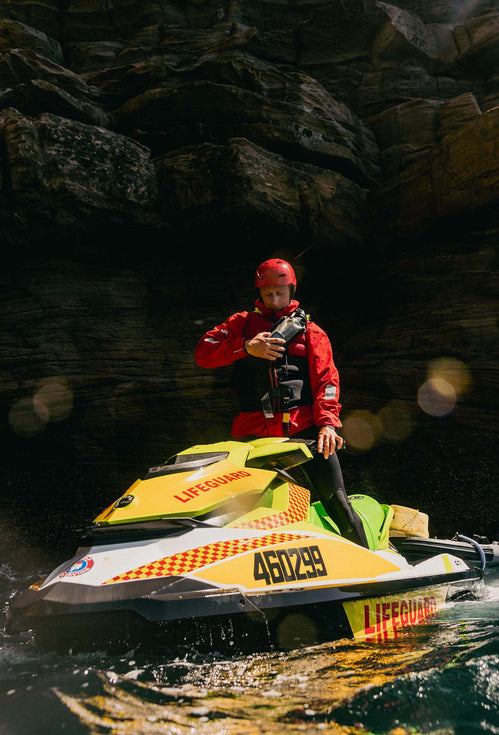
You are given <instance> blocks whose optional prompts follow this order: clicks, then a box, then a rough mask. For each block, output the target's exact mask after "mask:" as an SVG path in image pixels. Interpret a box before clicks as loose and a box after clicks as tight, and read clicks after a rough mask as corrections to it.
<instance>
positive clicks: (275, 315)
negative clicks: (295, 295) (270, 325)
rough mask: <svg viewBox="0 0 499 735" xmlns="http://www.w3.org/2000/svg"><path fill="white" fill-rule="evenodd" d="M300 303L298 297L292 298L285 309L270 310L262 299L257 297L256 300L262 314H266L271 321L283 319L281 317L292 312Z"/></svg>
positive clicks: (256, 305) (257, 308)
mask: <svg viewBox="0 0 499 735" xmlns="http://www.w3.org/2000/svg"><path fill="white" fill-rule="evenodd" d="M299 305H300V302H299V301H296V299H291V301H290V302H289V304H288V305H287V306H285V307H284V309H281V310H280V311H270V309H267V307H266V306H265V305H264V303H263V301H262V300H261V299H257V300H256V301H255V307H256V310H257V311H259V312H260V313H261V314H262V316H264V317H265V318H266V319H269V320H270V321H271V322H277V321H278V320H279V319H281V317H283V316H288V314H292V313H293V312H294V311H295V310H296V309H297V308H298V307H299Z"/></svg>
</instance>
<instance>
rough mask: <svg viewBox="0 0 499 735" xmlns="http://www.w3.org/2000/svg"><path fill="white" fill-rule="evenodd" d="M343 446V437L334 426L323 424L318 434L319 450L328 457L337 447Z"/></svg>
mask: <svg viewBox="0 0 499 735" xmlns="http://www.w3.org/2000/svg"><path fill="white" fill-rule="evenodd" d="M342 446H343V438H342V437H341V436H340V435H339V434H337V433H336V431H335V430H334V428H333V427H332V426H321V428H320V429H319V434H318V436H317V451H318V452H319V454H323V455H324V458H325V459H327V458H328V457H329V456H330V455H331V454H334V453H335V451H336V449H341V447H342Z"/></svg>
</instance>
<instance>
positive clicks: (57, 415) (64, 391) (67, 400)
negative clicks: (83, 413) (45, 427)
mask: <svg viewBox="0 0 499 735" xmlns="http://www.w3.org/2000/svg"><path fill="white" fill-rule="evenodd" d="M35 400H37V401H39V402H40V403H42V404H43V405H44V407H45V409H46V412H47V414H48V417H49V418H48V420H49V421H64V419H67V417H68V416H69V414H70V413H71V411H72V410H73V393H72V391H71V390H70V388H69V386H68V385H67V383H66V381H65V380H64V378H47V379H46V380H43V381H41V383H40V388H39V389H38V391H37V392H36V395H35Z"/></svg>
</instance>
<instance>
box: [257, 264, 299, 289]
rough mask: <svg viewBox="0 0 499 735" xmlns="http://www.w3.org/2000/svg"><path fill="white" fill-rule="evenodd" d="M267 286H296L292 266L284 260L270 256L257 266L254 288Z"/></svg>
mask: <svg viewBox="0 0 499 735" xmlns="http://www.w3.org/2000/svg"><path fill="white" fill-rule="evenodd" d="M269 286H271V287H272V286H296V276H295V272H294V270H293V268H292V267H291V266H290V264H289V263H288V262H287V261H286V260H281V259H280V258H270V260H265V261H264V262H263V263H262V264H261V265H259V266H258V268H257V270H256V274H255V288H268V287H269Z"/></svg>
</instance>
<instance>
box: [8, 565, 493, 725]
mask: <svg viewBox="0 0 499 735" xmlns="http://www.w3.org/2000/svg"><path fill="white" fill-rule="evenodd" d="M3 569H4V571H5V572H6V575H7V574H8V573H9V570H8V569H5V568H3ZM13 581H14V580H13V579H12V578H11V577H9V578H8V579H7V580H6V587H5V592H6V593H7V594H8V587H9V585H12V583H13ZM18 581H19V580H18ZM4 599H5V598H4ZM498 602H499V580H493V579H490V580H489V581H488V583H487V586H486V588H485V589H484V599H483V600H481V601H479V602H471V601H470V602H458V603H453V604H451V605H447V606H446V607H445V608H444V611H443V612H441V613H440V614H439V615H438V616H436V617H435V618H434V619H433V621H432V622H430V623H429V624H427V625H425V626H422V627H420V628H416V629H413V630H412V631H411V632H410V633H408V634H406V635H403V636H401V637H399V638H397V639H395V640H391V641H387V642H385V643H383V645H379V644H377V643H369V642H366V641H353V640H350V639H341V640H339V641H333V642H330V643H324V644H321V645H318V646H309V647H305V648H300V649H296V650H291V651H279V652H277V651H274V652H270V653H253V654H250V655H238V656H230V657H227V656H223V655H222V654H219V653H217V652H216V651H212V652H210V653H209V654H201V653H200V652H199V651H197V650H195V649H192V648H177V649H166V648H165V649H163V650H160V649H159V648H158V650H156V651H155V652H154V653H152V654H151V653H150V652H148V653H143V652H141V650H140V648H137V649H135V650H130V651H128V652H124V653H123V654H122V655H115V656H110V655H108V654H105V653H99V652H97V653H92V654H79V655H76V656H61V655H57V654H55V653H42V652H41V651H38V650H37V648H36V646H35V644H34V642H33V641H32V640H31V638H30V636H29V635H26V636H24V637H23V638H22V639H15V640H14V639H9V638H7V637H5V636H4V637H3V639H2V638H1V637H0V731H1V732H6V733H21V732H22V733H23V735H30V734H31V733H33V734H35V733H36V735H40V733H45V732H46V733H50V734H51V735H52V733H55V732H59V731H60V730H62V729H64V730H65V731H66V732H71V735H78V734H79V733H91V734H92V735H94V734H95V735H97V734H99V735H100V734H101V733H113V734H117V735H120V734H121V733H134V735H140V734H142V733H144V734H146V733H152V734H156V733H158V735H159V733H162V734H163V735H164V734H165V733H168V734H169V735H184V734H185V735H187V733H193V732H196V733H199V734H200V735H215V733H216V734H217V735H221V734H223V735H240V733H241V732H245V733H249V734H250V735H251V734H255V735H256V734H257V733H258V734H259V735H261V734H264V735H280V734H281V733H282V732H286V733H303V732H305V733H307V734H308V733H313V734H317V735H318V734H319V733H328V734H329V733H332V734H334V735H340V734H341V735H367V734H368V733H370V734H372V733H380V734H384V735H387V734H388V733H389V734H390V735H413V733H416V732H418V733H432V734H433V735H437V734H438V735H461V734H462V735H465V734H466V735H469V734H473V733H475V732H476V733H478V732H480V733H492V732H497V731H498V728H499V722H498V720H497V712H498V709H499V708H498V705H499V666H498V664H499V619H498V616H497V610H498ZM2 728H3V729H2Z"/></svg>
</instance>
